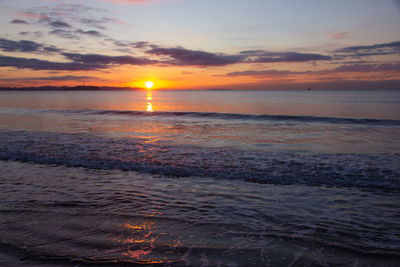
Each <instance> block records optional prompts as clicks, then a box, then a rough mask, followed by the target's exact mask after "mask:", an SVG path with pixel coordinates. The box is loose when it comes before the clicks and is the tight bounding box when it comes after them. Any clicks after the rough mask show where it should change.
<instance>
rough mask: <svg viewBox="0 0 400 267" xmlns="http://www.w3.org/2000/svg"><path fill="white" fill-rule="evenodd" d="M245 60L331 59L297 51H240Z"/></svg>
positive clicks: (260, 61) (273, 61)
mask: <svg viewBox="0 0 400 267" xmlns="http://www.w3.org/2000/svg"><path fill="white" fill-rule="evenodd" d="M240 54H241V55H243V56H244V57H245V58H246V60H245V61H246V62H255V63H275V62H306V61H319V60H331V59H332V57H331V56H326V55H321V54H310V53H298V52H270V51H264V50H248V51H242V52H240Z"/></svg>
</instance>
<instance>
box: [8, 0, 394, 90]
mask: <svg viewBox="0 0 400 267" xmlns="http://www.w3.org/2000/svg"><path fill="white" fill-rule="evenodd" d="M0 24H1V32H0V50H1V51H0V86H11V87H14V86H16V87H23V86H42V85H56V86H64V85H66V86H75V85H82V84H86V85H98V86H130V87H144V82H145V81H148V80H150V81H154V87H155V88H156V89H163V88H165V89H207V88H232V89H304V88H308V87H311V88H313V89H314V88H315V89H363V88H365V89H400V1H395V0H379V1H378V0H350V1H349V0H335V1H321V0H309V1H295V0H292V1H289V0H279V1H278V0H276V1H275V0H271V1H267V0H246V1H245V0H235V1H233V0H87V1H77V0H76V1H75V0H70V1H62V0H59V1H57V0H18V1H15V0H14V1H11V0H10V1H9V0H0Z"/></svg>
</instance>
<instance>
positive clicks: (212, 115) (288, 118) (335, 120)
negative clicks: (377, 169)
mask: <svg viewBox="0 0 400 267" xmlns="http://www.w3.org/2000/svg"><path fill="white" fill-rule="evenodd" d="M49 111H52V112H62V113H73V114H88V115H127V116H140V117H172V118H173V117H186V118H209V119H222V120H224V119H229V120H257V121H283V122H295V123H296V122H297V123H301V122H306V123H330V124H362V125H387V126H400V120H392V119H359V118H339V117H318V116H295V115H267V114H264V115H263V114H238V113H217V112H191V111H182V112H178V111H152V112H146V111H134V110H57V111H56V110H49Z"/></svg>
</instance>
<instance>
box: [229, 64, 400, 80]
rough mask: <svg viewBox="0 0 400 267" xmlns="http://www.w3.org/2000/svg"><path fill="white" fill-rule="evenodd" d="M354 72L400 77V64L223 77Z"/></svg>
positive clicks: (234, 73) (237, 73) (240, 73)
mask: <svg viewBox="0 0 400 267" xmlns="http://www.w3.org/2000/svg"><path fill="white" fill-rule="evenodd" d="M354 72H373V73H374V72H376V73H378V72H396V73H398V74H399V75H400V63H396V64H353V65H343V66H340V67H337V68H334V69H330V70H320V71H290V70H247V71H235V72H229V73H227V74H225V75H223V76H230V77H235V76H258V77H259V76H266V77H269V76H279V75H282V76H284V75H297V74H309V75H316V74H317V75H321V74H335V73H354Z"/></svg>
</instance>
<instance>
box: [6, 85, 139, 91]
mask: <svg viewBox="0 0 400 267" xmlns="http://www.w3.org/2000/svg"><path fill="white" fill-rule="evenodd" d="M119 90H123V91H127V90H142V88H138V87H111V86H85V85H79V86H72V87H71V86H40V87H0V91H119Z"/></svg>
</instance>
